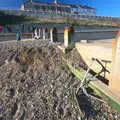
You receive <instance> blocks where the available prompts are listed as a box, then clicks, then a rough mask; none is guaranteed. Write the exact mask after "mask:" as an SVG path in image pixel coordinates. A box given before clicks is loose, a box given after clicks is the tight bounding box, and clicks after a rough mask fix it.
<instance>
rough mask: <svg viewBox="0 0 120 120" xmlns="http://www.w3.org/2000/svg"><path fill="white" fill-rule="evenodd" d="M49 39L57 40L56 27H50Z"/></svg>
mask: <svg viewBox="0 0 120 120" xmlns="http://www.w3.org/2000/svg"><path fill="white" fill-rule="evenodd" d="M50 40H51V42H57V29H56V28H51V29H50Z"/></svg>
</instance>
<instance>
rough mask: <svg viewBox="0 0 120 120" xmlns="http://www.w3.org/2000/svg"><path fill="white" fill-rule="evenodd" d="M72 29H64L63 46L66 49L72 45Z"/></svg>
mask: <svg viewBox="0 0 120 120" xmlns="http://www.w3.org/2000/svg"><path fill="white" fill-rule="evenodd" d="M73 33H74V29H73V27H65V29H64V46H65V47H68V46H69V45H70V44H71V43H72V38H73Z"/></svg>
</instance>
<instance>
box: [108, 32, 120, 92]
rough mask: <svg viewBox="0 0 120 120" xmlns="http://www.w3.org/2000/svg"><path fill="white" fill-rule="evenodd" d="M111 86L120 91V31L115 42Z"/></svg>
mask: <svg viewBox="0 0 120 120" xmlns="http://www.w3.org/2000/svg"><path fill="white" fill-rule="evenodd" d="M109 85H110V88H111V89H113V90H115V91H119V92H120V31H119V32H118V34H117V37H116V39H115V41H114V42H113V52H112V73H111V80H110V82H109Z"/></svg>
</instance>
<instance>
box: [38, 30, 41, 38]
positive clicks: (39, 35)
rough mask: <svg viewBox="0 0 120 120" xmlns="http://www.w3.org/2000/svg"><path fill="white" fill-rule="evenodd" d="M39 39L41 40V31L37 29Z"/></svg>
mask: <svg viewBox="0 0 120 120" xmlns="http://www.w3.org/2000/svg"><path fill="white" fill-rule="evenodd" d="M38 37H39V39H40V38H41V29H40V28H39V34H38Z"/></svg>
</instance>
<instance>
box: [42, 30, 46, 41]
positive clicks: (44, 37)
mask: <svg viewBox="0 0 120 120" xmlns="http://www.w3.org/2000/svg"><path fill="white" fill-rule="evenodd" d="M42 30H43V40H45V39H46V37H45V28H43V29H42Z"/></svg>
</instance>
